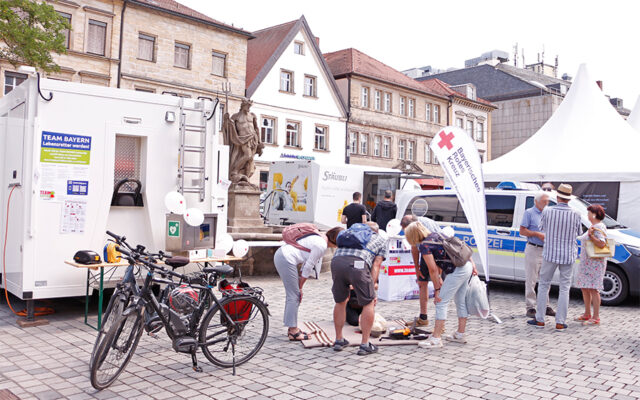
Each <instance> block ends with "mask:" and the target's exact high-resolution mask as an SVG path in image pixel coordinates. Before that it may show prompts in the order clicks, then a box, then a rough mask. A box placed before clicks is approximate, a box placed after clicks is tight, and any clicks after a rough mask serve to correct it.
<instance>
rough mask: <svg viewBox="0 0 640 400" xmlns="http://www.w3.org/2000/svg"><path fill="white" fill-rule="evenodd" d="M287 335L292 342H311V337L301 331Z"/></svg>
mask: <svg viewBox="0 0 640 400" xmlns="http://www.w3.org/2000/svg"><path fill="white" fill-rule="evenodd" d="M287 335H288V336H289V341H290V342H299V341H301V340H309V335H307V334H306V333H304V332H302V331H301V330H298V332H296V333H287ZM300 336H302V339H299V337H300Z"/></svg>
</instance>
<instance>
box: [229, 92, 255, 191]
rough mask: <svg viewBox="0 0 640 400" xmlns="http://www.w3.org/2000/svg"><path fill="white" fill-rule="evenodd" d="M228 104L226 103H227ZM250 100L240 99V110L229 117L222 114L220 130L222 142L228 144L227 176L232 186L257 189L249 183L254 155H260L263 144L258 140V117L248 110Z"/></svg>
mask: <svg viewBox="0 0 640 400" xmlns="http://www.w3.org/2000/svg"><path fill="white" fill-rule="evenodd" d="M227 104H228V103H227ZM252 104H253V102H252V101H250V100H248V99H244V100H242V104H241V105H240V111H239V112H237V113H235V114H233V115H232V116H231V117H229V113H225V114H224V117H223V118H224V119H223V125H222V132H223V135H224V144H226V145H228V146H229V177H230V179H231V182H232V186H235V187H237V186H249V187H251V188H253V189H256V190H257V189H258V188H257V187H256V186H255V185H252V184H251V183H249V178H250V177H251V175H253V173H254V171H255V169H256V167H255V165H254V163H253V157H254V155H256V154H258V155H262V149H264V144H263V143H262V141H261V140H260V129H258V118H257V117H256V115H255V114H254V113H252V112H250V111H249V109H250V108H251V105H252Z"/></svg>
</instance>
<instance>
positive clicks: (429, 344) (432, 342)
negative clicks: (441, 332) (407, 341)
mask: <svg viewBox="0 0 640 400" xmlns="http://www.w3.org/2000/svg"><path fill="white" fill-rule="evenodd" d="M418 347H426V348H438V347H442V339H438V338H434V337H430V338H429V339H427V340H423V341H421V342H418Z"/></svg>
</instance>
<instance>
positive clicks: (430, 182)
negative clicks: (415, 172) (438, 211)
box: [414, 178, 444, 188]
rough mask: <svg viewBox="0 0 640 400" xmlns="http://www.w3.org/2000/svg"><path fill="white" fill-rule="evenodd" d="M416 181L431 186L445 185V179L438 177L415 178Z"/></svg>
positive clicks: (421, 184) (439, 186)
mask: <svg viewBox="0 0 640 400" xmlns="http://www.w3.org/2000/svg"><path fill="white" fill-rule="evenodd" d="M414 181H416V182H418V185H420V186H429V187H438V188H443V187H444V179H438V178H430V179H414Z"/></svg>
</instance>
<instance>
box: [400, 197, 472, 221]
mask: <svg viewBox="0 0 640 400" xmlns="http://www.w3.org/2000/svg"><path fill="white" fill-rule="evenodd" d="M420 198H423V199H425V200H426V201H427V204H428V210H427V215H426V217H428V218H431V219H432V220H434V221H438V222H459V223H466V222H467V219H466V217H465V216H464V212H463V211H462V208H461V207H460V204H459V202H458V198H457V197H456V196H455V195H446V196H424V197H423V196H420V197H415V198H414V199H413V200H412V201H411V202H410V203H409V205H408V207H407V209H406V211H405V215H406V214H411V206H412V205H413V202H414V201H416V200H417V199H420Z"/></svg>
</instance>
